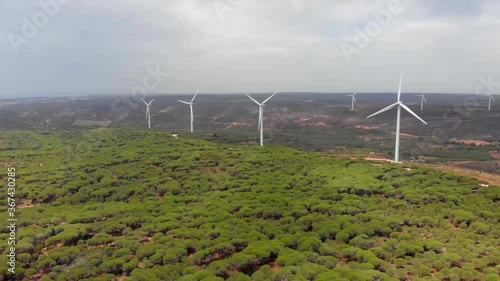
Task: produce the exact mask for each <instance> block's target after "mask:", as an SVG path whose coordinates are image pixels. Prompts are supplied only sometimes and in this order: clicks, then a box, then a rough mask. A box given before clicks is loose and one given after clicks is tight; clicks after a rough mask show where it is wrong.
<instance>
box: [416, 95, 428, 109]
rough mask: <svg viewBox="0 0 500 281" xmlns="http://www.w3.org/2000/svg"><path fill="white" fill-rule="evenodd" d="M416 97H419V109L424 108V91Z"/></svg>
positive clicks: (425, 101)
mask: <svg viewBox="0 0 500 281" xmlns="http://www.w3.org/2000/svg"><path fill="white" fill-rule="evenodd" d="M417 97H421V100H420V110H424V103H427V100H426V99H425V93H423V94H421V95H417Z"/></svg>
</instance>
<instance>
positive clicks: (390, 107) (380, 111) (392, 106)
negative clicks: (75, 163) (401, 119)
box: [366, 103, 399, 118]
mask: <svg viewBox="0 0 500 281" xmlns="http://www.w3.org/2000/svg"><path fill="white" fill-rule="evenodd" d="M398 104H399V103H394V104H391V105H389V106H388V107H386V108H384V109H381V110H379V111H377V112H375V113H373V114H372V115H370V116H368V117H366V118H371V117H373V116H375V115H378V114H380V113H382V112H386V111H388V110H391V109H393V108H394V107H395V106H396V105H398Z"/></svg>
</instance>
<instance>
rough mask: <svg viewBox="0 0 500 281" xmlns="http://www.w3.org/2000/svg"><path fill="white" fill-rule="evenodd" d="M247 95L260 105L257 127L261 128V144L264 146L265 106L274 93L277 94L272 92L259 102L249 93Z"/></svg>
mask: <svg viewBox="0 0 500 281" xmlns="http://www.w3.org/2000/svg"><path fill="white" fill-rule="evenodd" d="M245 95H247V97H249V98H250V99H251V100H253V101H254V102H255V103H256V104H257V105H258V106H259V123H258V124H257V128H258V129H259V130H260V146H264V106H265V105H266V102H267V101H268V100H270V99H271V98H272V97H273V96H274V95H276V93H274V94H272V95H271V96H270V97H268V98H267V99H266V100H265V101H263V102H262V103H259V102H258V101H256V100H255V99H254V98H252V97H251V96H250V95H249V94H245Z"/></svg>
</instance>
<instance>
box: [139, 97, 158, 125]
mask: <svg viewBox="0 0 500 281" xmlns="http://www.w3.org/2000/svg"><path fill="white" fill-rule="evenodd" d="M141 100H142V101H143V102H144V104H145V105H146V118H145V119H147V120H148V128H150V129H151V103H152V102H153V101H154V100H155V99H152V100H151V101H150V102H149V103H147V102H146V101H145V100H144V99H143V98H141Z"/></svg>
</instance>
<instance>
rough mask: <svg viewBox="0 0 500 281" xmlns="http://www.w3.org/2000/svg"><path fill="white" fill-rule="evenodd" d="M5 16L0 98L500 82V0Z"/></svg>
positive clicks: (199, 3)
mask: <svg viewBox="0 0 500 281" xmlns="http://www.w3.org/2000/svg"><path fill="white" fill-rule="evenodd" d="M55 1H59V2H64V3H59V2H55ZM394 1H395V2H394ZM39 2H40V3H49V4H50V3H52V4H50V5H46V6H47V7H48V8H47V7H45V8H43V7H42V6H43V5H42V6H41V5H40V3H39ZM54 3H56V5H54ZM398 3H399V4H398ZM0 9H1V10H0V35H1V36H0V97H2V98H5V97H15V96H16V95H23V96H47V95H56V94H57V95H60V94H64V95H87V94H130V93H132V92H133V91H134V90H135V91H138V89H142V90H144V89H145V90H146V92H147V94H153V93H192V92H195V91H196V90H197V89H198V88H199V89H201V92H210V93H234V92H274V91H283V92H285V91H307V92H395V91H397V86H398V85H397V84H398V80H399V72H400V70H401V69H403V70H404V73H405V76H404V84H403V92H444V93H473V92H474V91H475V89H476V88H477V86H478V84H479V83H480V82H479V80H478V77H480V76H483V77H487V76H488V75H492V77H493V80H494V81H499V82H500V36H499V34H500V1H498V0H479V1H478V0H474V1H473V0H401V1H400V2H399V1H397V0H387V1H385V0H380V1H374V0H366V1H365V0H215V1H212V0H162V1H160V0H146V1H138V0H106V1H103V0H85V1H77V0H64V1H63V0H41V1H35V0H0ZM47 14H50V15H47ZM388 14H390V19H388V17H387V15H388ZM376 15H382V16H379V17H377V16H376ZM377 18H378V19H377ZM33 27H34V28H35V30H33ZM366 30H368V32H367V31H366ZM355 37H358V39H359V38H364V39H365V40H364V41H363V40H358V42H354V41H353V39H354V38H355ZM367 38H368V41H366V39H367ZM367 42H368V43H367ZM346 50H347V52H346ZM346 54H347V55H346ZM155 71H159V72H161V74H160V75H159V76H158V74H156V80H159V82H160V83H157V82H156V80H155V79H154V76H155V75H151V74H149V73H150V72H155ZM165 73H168V74H169V75H168V77H165V76H166V75H165ZM150 76H151V77H152V78H151V77H150ZM143 81H145V83H146V84H143V83H144V82H143ZM141 86H142V88H141ZM496 92H497V94H498V93H500V88H496Z"/></svg>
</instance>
